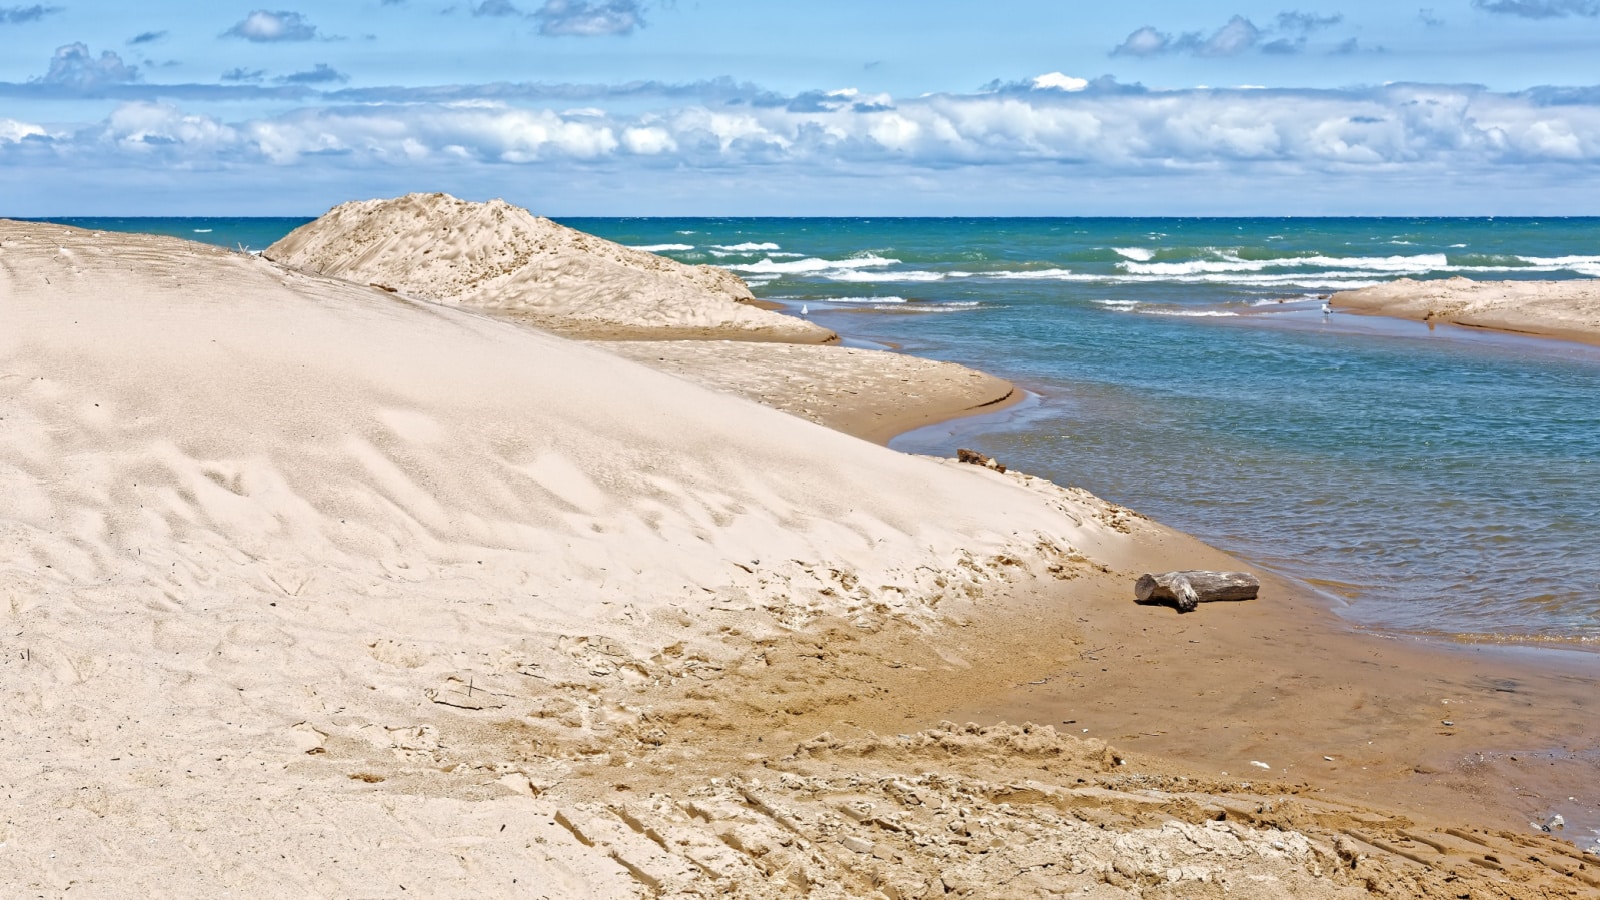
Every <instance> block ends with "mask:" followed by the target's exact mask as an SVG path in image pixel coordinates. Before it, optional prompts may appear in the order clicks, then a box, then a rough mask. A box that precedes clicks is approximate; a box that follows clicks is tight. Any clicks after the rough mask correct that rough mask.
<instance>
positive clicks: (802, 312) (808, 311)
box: [800, 303, 811, 316]
mask: <svg viewBox="0 0 1600 900" xmlns="http://www.w3.org/2000/svg"><path fill="white" fill-rule="evenodd" d="M800 315H802V316H809V315H811V307H809V306H807V305H806V304H804V303H802V304H800Z"/></svg>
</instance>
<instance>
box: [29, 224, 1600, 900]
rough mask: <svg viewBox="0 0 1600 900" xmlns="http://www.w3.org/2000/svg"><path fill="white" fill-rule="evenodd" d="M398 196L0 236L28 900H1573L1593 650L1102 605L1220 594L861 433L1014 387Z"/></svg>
mask: <svg viewBox="0 0 1600 900" xmlns="http://www.w3.org/2000/svg"><path fill="white" fill-rule="evenodd" d="M416 196H418V195H413V197H416ZM405 200H408V201H410V205H409V206H407V205H405V204H404V203H401V207H400V209H399V211H398V212H397V209H396V208H395V207H387V208H382V209H380V208H379V207H378V205H377V204H376V202H374V203H368V204H353V205H347V206H346V207H340V208H339V210H336V211H335V212H336V214H337V217H336V218H333V219H328V220H323V221H321V222H319V223H315V225H316V226H317V227H313V228H311V229H310V230H309V231H308V232H307V233H306V234H304V235H301V236H300V239H295V236H291V238H290V239H289V241H290V243H289V245H288V249H285V248H284V247H279V248H278V250H277V251H276V252H269V253H268V254H267V257H268V258H258V257H252V256H250V255H248V254H241V253H230V252H227V251H224V250H220V249H216V248H209V247H203V246H200V245H196V244H192V243H187V242H183V241H179V240H175V239H169V238H157V237H147V236H138V235H112V234H104V233H94V232H87V231H81V230H77V229H71V228H65V227H60V226H51V225H37V224H25V223H16V222H0V319H3V320H4V321H5V322H7V323H8V326H9V327H7V328H6V329H5V330H4V331H0V418H3V421H4V426H5V427H4V428H3V429H0V535H3V539H4V544H3V546H4V547H5V550H4V553H3V554H0V597H4V598H5V599H6V600H7V603H6V604H5V605H3V606H0V616H3V617H4V621H5V624H6V626H7V630H6V631H5V632H4V633H3V636H0V653H3V658H4V661H5V671H6V673H7V690H6V693H5V699H4V703H3V706H0V716H3V723H0V747H3V748H4V752H3V753H0V780H3V781H4V784H5V785H6V793H7V802H8V806H7V810H6V818H5V820H4V825H3V829H4V830H3V832H0V843H3V845H4V847H5V850H4V852H3V854H0V883H4V884H7V885H10V886H12V887H14V888H15V889H16V892H17V893H18V894H21V895H34V894H37V895H47V896H53V895H59V894H62V893H65V892H68V891H70V892H71V893H72V894H74V895H78V894H83V895H87V896H128V895H130V894H131V895H148V896H157V895H162V896H225V895H233V896H273V895H276V896H329V897H336V896H338V897H343V896H352V897H354V896H360V897H400V896H424V897H428V896H435V897H457V896H485V897H490V896H507V897H512V896H543V897H550V898H555V897H573V898H578V897H680V896H683V897H688V896H739V897H790V896H816V897H861V896H869V897H870V896H882V897H889V898H909V897H930V896H966V897H1060V896H1066V895H1069V894H1070V895H1073V896H1089V897H1164V898H1165V897H1178V898H1186V897H1196V898H1198V897H1216V896H1221V895H1223V894H1224V893H1228V894H1230V895H1233V896H1241V897H1284V898H1287V897H1297V898H1298V897H1311V898H1322V897H1327V898H1333V897H1350V898H1355V897H1365V896H1374V895H1376V896H1385V897H1406V898H1410V897H1419V898H1420V897H1428V898H1433V897H1439V898H1444V897H1472V898H1479V897H1481V898H1488V897H1515V898H1523V897H1526V898H1534V897H1540V898H1544V897H1555V896H1581V895H1585V894H1590V893H1593V891H1594V890H1595V889H1596V888H1600V877H1597V875H1600V872H1597V865H1600V858H1597V857H1595V856H1593V855H1587V856H1586V855H1585V854H1583V853H1582V852H1580V851H1579V850H1578V849H1576V848H1574V847H1573V846H1572V845H1571V844H1570V843H1567V842H1564V841H1561V840H1557V839H1556V838H1557V837H1559V836H1560V835H1557V836H1550V835H1545V834H1543V833H1540V832H1536V831H1533V830H1531V829H1529V827H1528V824H1527V819H1526V817H1530V816H1543V815H1547V814H1549V813H1550V812H1553V811H1555V810H1556V809H1557V808H1558V805H1559V803H1560V799H1559V797H1560V796H1565V795H1564V794H1562V793H1561V791H1562V790H1563V789H1564V788H1566V787H1568V786H1570V785H1573V784H1578V783H1580V782H1579V779H1584V778H1592V776H1593V772H1594V761H1593V760H1592V759H1589V758H1587V757H1585V756H1584V753H1585V748H1592V747H1593V746H1594V745H1595V738H1596V737H1600V734H1597V732H1600V725H1597V724H1596V723H1597V721H1600V716H1596V715H1594V707H1593V703H1592V700H1591V694H1592V691H1591V690H1590V688H1591V686H1592V683H1593V680H1592V679H1593V676H1594V673H1595V668H1596V666H1595V662H1594V658H1593V657H1587V656H1582V655H1578V657H1577V658H1574V659H1570V660H1569V659H1567V658H1565V657H1561V656H1555V655H1551V656H1546V657H1543V658H1540V659H1538V660H1531V661H1530V660H1528V659H1525V658H1522V657H1519V656H1516V655H1512V654H1506V653H1504V652H1501V651H1499V650H1498V649H1497V648H1477V647H1464V648H1463V647H1449V646H1442V645H1436V644H1429V643H1424V642H1421V641H1409V640H1405V639H1399V638H1393V637H1378V636H1373V635H1368V634H1362V633H1357V632H1354V631H1352V630H1351V629H1349V628H1348V627H1346V626H1345V625H1343V624H1342V623H1341V622H1340V621H1339V620H1338V619H1337V618H1336V617H1335V616H1334V615H1333V613H1332V612H1330V611H1329V609H1328V605H1327V600H1326V599H1325V598H1323V597H1321V596H1319V595H1315V594H1314V593H1313V592H1311V591H1310V590H1309V589H1308V588H1306V587H1305V586H1303V585H1297V584H1295V583H1292V582H1289V581H1285V580H1283V579H1279V578H1274V577H1271V576H1270V574H1268V577H1267V578H1266V579H1265V588H1264V591H1263V594H1262V596H1261V597H1260V598H1259V599H1258V600H1256V601H1251V602H1249V603H1243V604H1209V605H1205V606H1203V607H1202V608H1201V610H1200V611H1198V612H1197V613H1194V614H1190V615H1184V616H1180V615H1178V614H1177V613H1176V611H1174V610H1172V609H1170V608H1163V607H1141V606H1136V605H1135V604H1133V603H1132V591H1131V586H1132V583H1133V580H1134V579H1135V578H1136V577H1137V576H1138V574H1140V573H1141V572H1144V571H1161V570H1167V569H1174V568H1191V567H1205V568H1239V567H1247V566H1246V565H1245V564H1244V563H1242V562H1240V561H1238V560H1234V559H1231V558H1229V557H1228V556H1226V555H1225V554H1223V553H1221V552H1220V551H1217V550H1214V549H1212V548H1209V547H1206V546H1205V545H1203V544H1201V543H1200V542H1198V541H1196V540H1194V539H1193V538H1190V537H1187V536H1185V535H1182V534H1179V533H1177V532H1174V531H1171V530H1170V529H1166V528H1164V527H1162V526H1160V525H1158V524H1156V523H1153V522H1150V521H1148V520H1146V519H1144V518H1143V517H1141V516H1139V515H1138V514H1137V513H1135V512H1132V511H1130V510H1126V509H1123V508H1121V507H1118V506H1115V505H1114V504H1110V503H1107V502H1105V501H1103V500H1100V499H1098V498H1095V497H1093V496H1091V495H1089V494H1088V493H1086V492H1084V491H1081V490H1078V489H1073V488H1064V487H1058V486H1056V485H1052V484H1049V483H1048V482H1045V481H1043V480H1041V479H1035V478H1031V477H1029V476H1027V475H1025V474H1021V473H1016V472H1011V473H1006V474H1001V473H998V472H995V471H991V470H988V469H984V468H981V467H976V466H969V465H962V464H959V463H957V462H955V461H953V460H935V459H931V458H926V457H915V456H908V455H905V454H899V453H895V452H892V451H890V450H887V449H885V448H883V447H881V446H875V445H874V443H873V442H874V441H882V440H884V439H886V438H887V437H888V436H889V435H890V434H892V433H894V432H895V431H897V430H900V429H904V428H909V427H914V426H915V425H917V424H922V423H925V422H927V421H931V420H936V419H938V418H941V417H947V416H951V415H956V414H959V413H961V412H963V411H967V410H970V409H973V408H979V407H984V406H986V405H988V404H993V403H996V402H1003V401H1004V400H1005V398H1006V397H1008V396H1010V395H1011V393H1012V392H1013V390H1014V388H1013V387H1012V386H1011V385H1009V384H1007V383H1005V382H1004V381H1002V380H1000V379H996V378H993V377H991V376H987V375H984V374H982V373H977V372H973V371H972V370H970V369H965V368H963V367H960V366H954V365H951V364H946V363H937V362H930V361H926V360H917V359H912V358H909V357H900V356H895V355H892V354H884V353H879V352H875V351H861V350H852V349H849V348H844V347H836V346H806V344H807V343H811V344H815V343H817V342H820V341H824V340H827V339H828V337H829V336H831V332H826V330H825V329H819V328H817V327H816V326H814V325H811V324H810V323H807V322H802V321H799V320H794V319H790V318H788V317H783V316H779V315H777V314H776V313H772V312H770V311H766V310H762V309H759V308H758V307H757V306H755V305H754V304H751V303H748V302H744V301H745V297H744V296H742V295H740V294H739V291H740V289H741V288H742V285H741V284H734V283H733V282H731V281H725V280H722V279H720V278H719V277H716V276H715V275H714V273H713V274H709V275H708V274H704V273H696V272H693V271H690V272H684V271H680V270H679V269H673V268H671V267H667V266H663V265H661V264H658V263H655V262H652V261H650V260H641V259H638V258H634V257H631V256H625V255H619V254H618V253H617V251H615V250H613V249H611V247H615V246H616V245H610V247H607V246H603V244H604V242H594V243H592V242H589V241H584V240H581V239H579V238H572V237H570V236H565V235H559V238H560V241H567V242H577V243H576V244H574V243H560V242H559V241H557V240H556V238H550V241H549V246H547V247H546V248H545V249H546V250H548V251H549V252H550V254H551V255H552V256H553V258H554V259H555V261H554V262H549V261H548V260H545V258H544V257H543V256H539V255H538V254H535V253H533V251H532V250H529V249H528V248H529V247H530V246H531V247H534V248H537V246H538V245H537V241H534V242H533V243H532V244H531V245H530V244H528V243H527V241H528V240H529V238H528V237H527V235H529V234H533V233H534V232H533V231H531V230H529V229H533V228H534V227H535V226H534V225H528V224H527V221H526V220H524V219H523V218H522V216H525V215H526V214H525V213H522V214H521V215H518V213H519V212H520V211H516V210H514V208H513V209H509V210H500V211H499V213H495V212H494V210H493V208H491V209H490V210H489V211H487V212H486V211H485V210H483V209H478V208H472V209H464V210H463V209H457V210H456V213H457V214H461V215H464V216H466V217H467V218H468V219H472V220H473V221H475V222H476V224H475V225H474V230H473V231H471V232H463V231H461V229H462V225H461V223H460V222H459V221H456V220H452V221H451V222H450V223H449V224H448V227H449V228H451V229H456V230H457V233H455V234H453V235H449V234H446V235H445V236H441V235H440V228H441V226H440V224H439V223H438V222H437V221H424V222H423V223H422V225H421V227H412V226H405V225H404V223H405V221H406V219H405V217H404V216H402V215H400V214H399V213H400V212H404V214H405V216H413V217H415V218H420V219H424V220H426V219H427V214H428V213H429V212H430V209H428V208H427V207H429V206H433V207H437V206H438V204H437V203H433V204H420V205H419V204H418V201H415V200H412V199H411V198H405ZM395 202H399V201H391V203H395ZM490 206H491V207H492V205H490ZM340 210H342V211H343V212H340ZM414 214H415V215H414ZM479 216H482V217H484V218H479V219H474V217H479ZM506 223H511V224H510V225H507V224H506ZM535 225H537V223H535ZM335 226H337V227H335ZM402 226H404V227H402ZM462 233H467V234H468V235H469V236H468V237H462ZM490 233H492V234H493V235H494V236H493V237H485V236H484V235H485V234H490ZM424 234H426V235H432V237H430V238H428V239H427V240H423V239H422V238H421V237H419V235H424ZM352 236H354V237H353V238H352ZM502 238H503V239H505V240H506V241H508V242H509V243H511V244H512V245H514V247H520V248H522V249H515V250H505V249H503V248H501V247H500V246H499V245H498V244H497V242H498V241H500V240H501V239H502ZM594 240H595V241H597V239H594ZM356 246H360V247H364V248H365V249H362V250H361V251H360V252H351V248H352V247H356ZM575 247H576V249H574V248H575ZM424 250H428V251H430V252H427V253H424V252H423V251H424ZM508 254H509V255H508ZM517 254H524V255H522V256H519V255H517ZM423 257H434V258H445V257H449V258H450V259H451V260H453V261H454V262H455V265H454V266H452V265H451V264H450V262H445V263H440V264H437V265H435V264H434V263H432V262H426V261H425V262H426V265H418V264H417V263H416V261H417V260H420V259H422V258H423ZM401 259H404V260H409V262H405V263H404V264H402V263H401V262H397V260H401ZM508 259H510V260H515V261H517V264H516V265H510V264H508V263H507V262H506V260H508ZM274 260H278V261H274ZM597 260H598V262H596V261H597ZM547 262H548V265H546V263H547ZM602 263H603V264H604V265H601V264H602ZM672 265H673V266H677V265H678V264H676V263H674V264H672ZM596 266H598V267H599V268H600V270H601V275H600V276H598V277H600V278H601V279H602V282H603V283H604V284H608V285H615V286H617V287H616V290H615V291H608V290H596V291H592V292H585V290H584V289H583V285H584V284H585V283H586V282H585V281H584V279H587V278H590V277H591V276H592V274H593V270H594V267H596ZM681 268H682V269H692V268H693V267H681ZM464 269H465V270H467V271H468V274H467V275H462V274H461V272H462V271H463V270H464ZM530 269H531V270H533V272H535V273H542V274H538V275H537V277H535V274H533V273H530V271H529V270H530ZM640 272H644V273H646V274H645V275H640V274H639V273H640ZM735 281H736V279H735ZM744 293H745V294H748V291H747V290H745V291H744ZM643 307H648V308H647V309H643V311H641V309H642V308H643ZM758 314H759V315H758ZM769 316H770V317H773V318H767V317H769ZM774 319H777V320H783V321H774ZM529 322H533V323H537V324H539V325H541V326H546V327H550V328H551V329H552V330H555V331H563V330H565V332H566V333H567V334H569V335H571V334H582V333H584V332H585V330H589V331H592V332H605V331H607V330H608V329H615V330H618V331H621V332H631V331H637V332H639V333H650V334H652V335H654V336H657V337H667V338H673V337H680V336H681V334H682V332H681V329H696V330H698V331H700V332H702V333H703V334H704V336H706V337H718V338H726V339H728V341H724V340H710V341H698V342H684V341H677V340H668V341H656V342H633V341H630V342H620V343H604V344H594V343H585V342H580V341H574V340H571V339H569V337H562V336H559V335H557V334H553V333H551V332H550V331H549V330H539V329H535V328H529V327H527V323H529ZM563 323H567V324H566V325H563ZM606 336H613V337H614V336H616V335H615V334H610V333H608V334H607V335H606ZM752 337H757V338H765V339H767V340H768V341H769V343H766V344H762V343H753V342H751V341H750V340H749V339H750V338H752ZM734 339H737V340H734ZM773 339H783V340H788V341H793V343H771V341H772V340H773ZM755 401H760V402H755ZM808 420H809V421H808ZM818 423H822V424H818ZM823 424H825V425H829V426H832V427H823ZM861 438H866V440H862V439H861ZM968 721H972V722H976V723H978V724H974V725H968V724H965V723H966V722H968ZM952 722H954V723H961V724H952ZM1027 722H1032V723H1037V724H1024V723H1027ZM1002 723H1009V724H1002ZM1530 750H1531V751H1534V752H1533V753H1530V752H1529V751H1530ZM1562 751H1564V752H1566V753H1567V754H1568V756H1567V757H1565V758H1562V759H1556V758H1555V757H1554V756H1552V755H1550V754H1552V753H1558V752H1562ZM1537 754H1544V755H1537ZM1530 786H1531V787H1530ZM1534 791H1537V792H1538V796H1533V795H1532V792H1534ZM1593 812H1594V811H1593V810H1592V809H1578V810H1573V811H1572V812H1570V813H1569V814H1568V815H1569V818H1573V819H1574V820H1576V819H1577V818H1579V817H1580V816H1582V815H1587V814H1590V813H1593ZM1596 818H1597V819H1600V816H1597V817H1596Z"/></svg>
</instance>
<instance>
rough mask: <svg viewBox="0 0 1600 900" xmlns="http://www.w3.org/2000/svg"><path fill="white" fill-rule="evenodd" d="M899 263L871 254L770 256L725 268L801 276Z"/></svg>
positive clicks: (737, 270)
mask: <svg viewBox="0 0 1600 900" xmlns="http://www.w3.org/2000/svg"><path fill="white" fill-rule="evenodd" d="M899 262H900V260H898V259H886V258H884V257H882V256H878V255H876V254H871V253H868V254H866V255H864V256H853V257H851V258H849V259H818V258H817V257H815V256H811V257H807V258H805V259H797V260H794V261H793V262H778V261H777V260H775V259H773V258H772V257H771V256H768V257H767V258H766V259H763V260H761V261H760V262H753V263H735V264H733V265H730V266H726V267H725V268H728V269H732V270H733V271H735V272H754V273H757V274H761V273H768V274H777V275H801V274H811V273H817V272H833V271H848V270H850V269H872V268H879V267H882V266H893V265H897V264H898V263H899Z"/></svg>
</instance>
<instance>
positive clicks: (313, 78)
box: [223, 63, 350, 84]
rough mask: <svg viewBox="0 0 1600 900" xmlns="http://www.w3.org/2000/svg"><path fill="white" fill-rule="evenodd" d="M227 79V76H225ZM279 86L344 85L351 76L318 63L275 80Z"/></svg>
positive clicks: (325, 64)
mask: <svg viewBox="0 0 1600 900" xmlns="http://www.w3.org/2000/svg"><path fill="white" fill-rule="evenodd" d="M223 77H227V76H223ZM275 80H276V81H277V82H278V83H279V84H333V83H339V84H342V83H344V82H346V81H349V80H350V76H349V75H346V74H344V73H343V72H340V71H339V70H337V69H335V68H333V67H332V66H330V65H328V64H327V63H317V64H316V65H315V66H312V67H311V68H310V69H308V70H306V71H304V72H295V73H293V74H290V75H283V76H280V77H278V78H277V79H275Z"/></svg>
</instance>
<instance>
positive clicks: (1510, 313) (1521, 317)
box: [1329, 277, 1600, 344]
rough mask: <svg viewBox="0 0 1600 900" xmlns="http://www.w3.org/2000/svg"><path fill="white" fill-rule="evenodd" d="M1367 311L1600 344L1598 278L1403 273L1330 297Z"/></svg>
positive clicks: (1339, 303)
mask: <svg viewBox="0 0 1600 900" xmlns="http://www.w3.org/2000/svg"><path fill="white" fill-rule="evenodd" d="M1329 302H1330V303H1331V304H1332V305H1333V306H1335V307H1337V308H1339V309H1345V310H1349V311H1351V312H1357V313H1365V314H1369V315H1380V316H1394V317H1397V318H1403V319H1415V320H1417V321H1422V322H1428V323H1430V324H1433V323H1441V324H1450V325H1462V326H1467V327H1472V328H1489V329H1494V330H1497V331H1507V332H1514V333H1517V334H1527V335H1535V336H1540V337H1551V338H1560V339H1564V340H1570V341H1581V342H1584V343H1589V344H1600V280H1595V279H1587V280H1572V281H1473V280H1471V279H1469V278H1459V277H1458V278H1446V279H1442V280H1427V281H1419V280H1416V279H1412V278H1401V279H1399V280H1397V281H1393V282H1390V283H1388V284H1381V285H1376V286H1374V287H1368V288H1361V289H1360V290H1354V291H1340V292H1339V293H1336V294H1334V295H1333V297H1332V299H1331V300H1330V301H1329Z"/></svg>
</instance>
